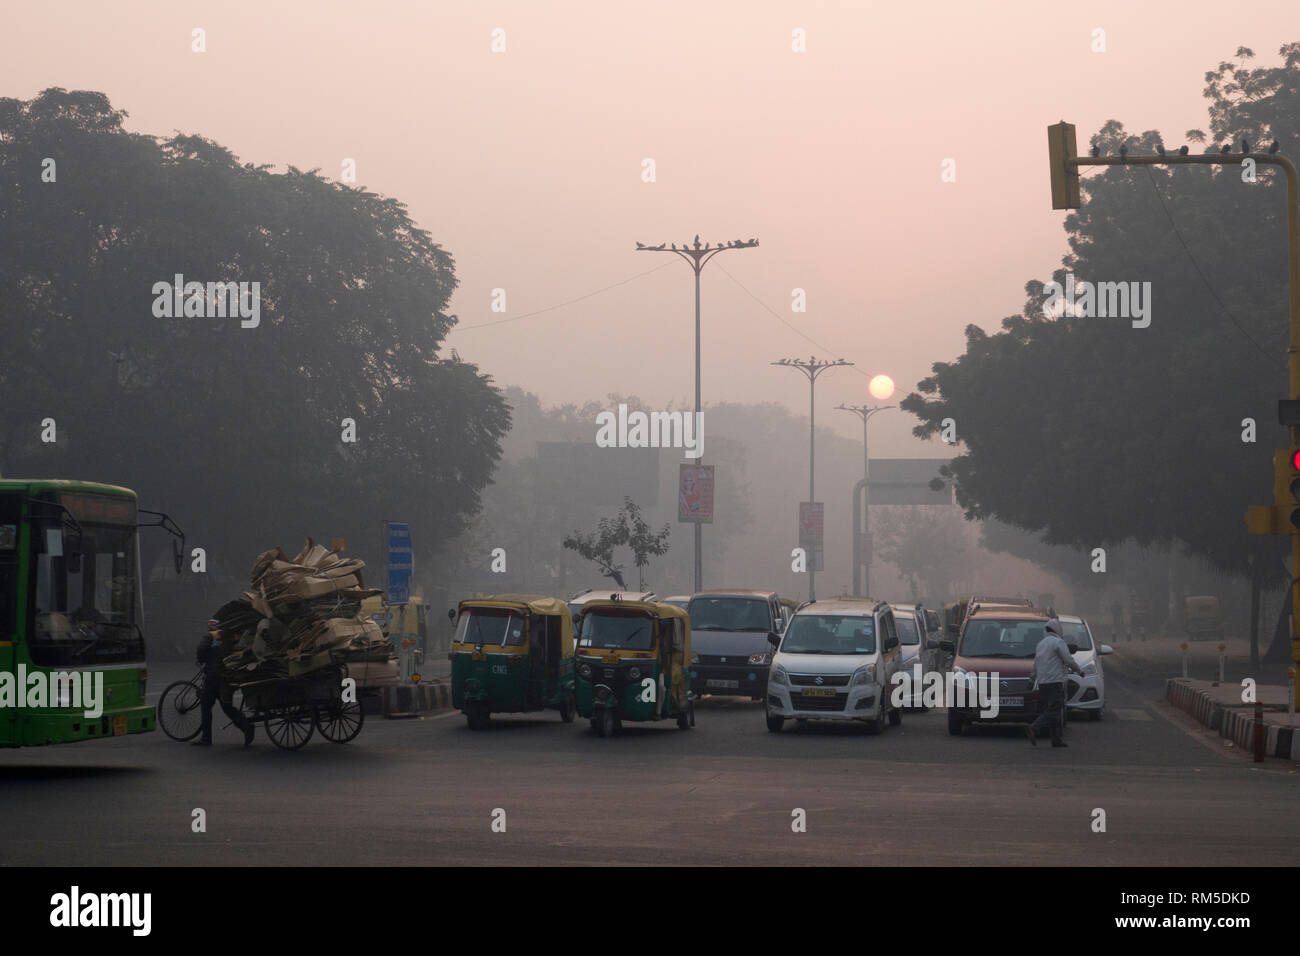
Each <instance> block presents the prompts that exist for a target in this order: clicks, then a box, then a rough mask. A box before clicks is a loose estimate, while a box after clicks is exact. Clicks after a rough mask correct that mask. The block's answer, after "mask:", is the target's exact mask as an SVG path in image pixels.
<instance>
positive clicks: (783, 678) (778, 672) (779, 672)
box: [767, 664, 790, 684]
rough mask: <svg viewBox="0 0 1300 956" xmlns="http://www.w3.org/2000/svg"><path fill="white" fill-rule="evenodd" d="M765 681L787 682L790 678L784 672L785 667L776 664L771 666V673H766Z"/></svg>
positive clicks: (771, 682)
mask: <svg viewBox="0 0 1300 956" xmlns="http://www.w3.org/2000/svg"><path fill="white" fill-rule="evenodd" d="M767 682H768V683H769V684H789V683H790V679H789V675H787V674H786V672H785V668H784V667H782V666H781V665H780V664H777V665H776V666H775V667H773V668H772V673H770V674H768V675H767Z"/></svg>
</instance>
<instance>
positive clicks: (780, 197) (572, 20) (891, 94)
mask: <svg viewBox="0 0 1300 956" xmlns="http://www.w3.org/2000/svg"><path fill="white" fill-rule="evenodd" d="M195 27H201V28H203V29H204V30H205V31H206V39H207V52H205V53H202V54H196V53H193V52H191V49H190V47H191V31H192V30H193V29H194V28H195ZM495 28H500V29H502V30H504V31H505V45H506V50H505V52H503V53H493V52H492V40H493V38H492V31H493V30H494V29H495ZM1095 28H1101V29H1103V30H1104V31H1105V43H1106V51H1105V52H1104V53H1094V52H1092V51H1091V49H1090V47H1091V44H1092V42H1093V30H1094V29H1095ZM796 29H802V30H803V31H805V33H806V47H807V49H806V52H804V53H795V52H793V51H792V34H793V31H795V30H796ZM1297 39H1300V3H1297V2H1296V0H1252V2H1251V3H1247V4H1226V3H1223V2H1221V0H1180V2H1177V3H1174V2H1167V0H1159V2H1157V0H1143V2H1140V3H1134V2H1132V0H1123V2H1102V3H1090V4H1084V3H1073V2H1072V3H1065V2H1051V3H1048V2H1012V0H1000V2H994V3H967V2H937V3H905V4H890V3H882V2H872V3H865V2H842V3H835V2H824V3H822V2H800V3H777V2H767V0H737V2H718V0H697V2H695V3H679V2H666V0H660V2H657V3H621V2H611V0H603V2H599V0H598V2H581V3H580V2H558V0H556V2H548V0H528V2H519V3H489V2H450V0H434V2H419V3H417V2H400V3H399V2H394V3H378V2H364V3H362V2H322V0H311V2H276V0H258V2H226V0H223V2H221V3H188V2H187V3H177V2H174V0H163V2H135V0H123V2H115V3H112V4H106V3H99V2H93V3H92V2H84V3H58V4H49V5H37V4H24V5H22V6H20V7H15V8H13V9H10V10H9V11H8V12H7V14H6V26H5V30H4V32H3V33H0V78H3V83H0V95H5V96H16V97H21V98H24V99H25V98H30V97H31V96H33V95H35V94H36V93H37V92H38V91H40V90H41V89H43V88H45V87H49V86H62V87H65V88H68V89H94V90H100V91H103V92H105V93H106V94H108V96H109V97H110V99H111V100H112V102H113V104H114V105H115V106H116V107H117V108H119V109H125V110H126V111H127V112H128V113H129V114H130V119H129V120H128V126H129V128H131V129H132V130H136V131H140V132H148V133H154V134H168V133H171V132H172V131H175V130H179V131H182V132H186V133H197V134H201V135H203V136H206V137H209V138H212V139H215V140H217V141H218V142H220V143H222V144H223V145H225V146H227V147H228V148H230V149H232V150H233V151H234V152H235V153H236V154H238V155H239V156H240V157H241V159H243V160H244V161H246V162H256V163H270V164H272V165H274V166H276V167H277V168H282V167H283V166H285V165H290V164H291V165H295V166H298V167H299V168H304V169H309V168H315V167H319V168H320V169H321V171H322V172H323V174H325V175H327V176H330V177H333V178H338V177H339V176H340V172H341V164H342V161H343V159H344V158H345V157H351V158H354V159H355V160H356V163H357V178H358V183H359V184H360V185H363V186H365V187H366V188H368V189H371V190H373V191H376V192H379V193H382V194H385V195H390V196H395V197H398V198H400V199H402V200H403V201H405V202H406V203H407V204H408V206H409V207H410V210H411V213H412V216H413V218H414V219H415V220H416V221H417V222H418V223H419V224H420V225H421V226H422V227H424V228H426V229H428V230H429V231H430V232H431V233H432V234H433V236H434V238H435V239H436V240H438V241H439V242H441V243H442V245H443V246H444V247H445V248H446V249H447V250H449V251H450V252H451V253H452V254H453V255H454V256H455V259H456V271H457V275H458V276H459V279H460V288H459V290H458V291H457V293H456V295H455V297H454V298H453V300H452V303H451V311H452V312H454V313H457V314H458V315H459V316H460V319H461V322H462V326H472V325H475V324H478V323H483V322H491V321H494V320H498V319H501V318H509V317H511V316H514V315H522V314H523V313H526V312H532V311H535V310H538V309H545V308H548V307H550V306H553V305H556V304H557V303H560V302H564V301H567V300H570V299H574V298H577V297H580V296H584V295H587V294H589V293H592V292H594V291H595V290H598V289H601V288H603V287H606V286H610V285H612V284H614V283H617V282H620V281H622V280H625V279H628V278H629V277H631V276H634V275H635V274H637V273H639V272H643V271H645V270H648V269H651V268H654V267H656V266H660V265H662V266H664V267H663V268H662V269H660V270H659V271H657V272H655V273H654V274H652V275H646V276H643V277H641V278H638V279H635V280H634V281H631V282H628V283H626V284H624V285H621V286H618V287H617V288H614V289H611V290H610V291H608V292H603V293H601V294H599V295H595V296H592V297H590V298H587V299H585V300H583V301H581V302H578V303H576V304H574V305H570V306H566V307H564V308H560V309H556V310H554V311H551V312H547V313H545V314H542V315H538V316H535V317H533V318H524V319H521V320H519V321H517V322H507V323H504V324H500V325H496V326H493V327H489V328H482V329H472V328H466V327H461V328H458V329H457V330H456V331H455V332H453V333H452V335H451V336H450V338H449V339H448V342H447V344H448V346H449V347H453V348H456V349H457V350H458V351H459V353H460V354H461V356H462V357H463V358H465V359H467V360H469V361H473V362H477V363H479V364H480V365H481V366H482V367H483V369H484V370H485V371H487V372H489V373H490V374H492V375H493V376H495V378H496V380H497V381H498V382H499V383H501V384H517V385H519V386H521V387H523V388H525V389H527V390H529V391H533V392H536V393H537V394H538V395H540V396H541V398H542V400H543V401H544V402H547V403H557V402H564V401H582V400H585V399H591V398H603V396H605V395H606V394H607V393H609V392H613V391H619V392H622V393H625V394H626V393H634V394H637V395H640V396H641V397H642V398H643V399H645V400H646V401H648V402H651V403H655V404H656V405H658V404H662V403H667V402H669V401H674V400H675V401H677V402H679V403H680V402H682V401H689V399H690V397H691V394H692V389H693V347H694V346H693V312H692V308H693V306H692V289H693V286H692V279H691V272H690V269H689V268H688V267H687V266H686V264H685V263H683V262H681V261H679V260H678V259H676V258H675V257H671V256H670V255H668V254H659V253H637V252H635V251H634V245H635V242H636V241H637V240H641V241H644V242H646V243H658V242H677V243H679V244H680V243H682V242H683V241H686V240H689V239H691V238H693V237H694V235H695V234H696V233H697V232H698V233H699V234H700V235H701V238H702V239H704V240H715V241H716V240H729V239H735V238H742V239H748V238H750V237H757V238H758V239H759V241H760V243H761V245H760V247H759V248H757V249H749V250H743V251H737V252H726V253H723V254H722V255H721V256H720V257H719V258H718V259H717V260H716V261H715V262H714V263H713V264H711V265H709V266H708V267H706V269H705V273H704V278H703V303H704V305H703V315H704V336H703V350H704V372H703V375H704V386H703V388H704V400H705V402H706V404H707V403H708V402H711V401H720V400H732V401H762V400H774V401H779V402H782V403H785V404H786V405H788V406H790V407H791V408H793V409H795V410H796V411H797V412H799V413H800V414H806V411H807V400H808V390H807V385H806V382H805V380H804V379H803V378H802V376H796V375H795V374H794V373H792V372H790V371H789V370H786V369H779V368H773V367H770V366H769V365H768V364H767V363H769V362H770V361H772V360H774V359H777V358H781V357H783V356H795V355H797V356H800V357H806V356H808V355H809V354H817V355H818V356H829V357H843V358H845V359H848V360H850V361H854V362H856V363H857V364H858V367H859V368H860V369H861V370H862V371H863V372H865V373H869V374H875V373H878V372H884V373H887V374H889V375H892V376H893V377H894V378H895V380H896V381H897V382H898V383H899V386H900V391H899V394H898V396H896V397H901V395H903V394H906V392H907V391H909V390H911V388H912V387H913V386H914V384H915V382H916V381H917V380H918V379H920V378H921V377H923V376H924V375H926V374H928V372H929V368H930V364H931V363H932V362H934V361H941V360H947V359H951V358H954V357H955V356H957V355H958V354H959V353H960V352H961V350H962V345H963V336H962V330H963V328H964V327H965V326H966V325H967V324H968V323H972V322H973V323H976V324H978V325H981V326H983V327H985V328H987V329H990V330H993V329H996V328H997V325H998V322H999V321H1000V320H1001V318H1002V317H1003V316H1004V315H1006V314H1008V313H1014V312H1018V311H1019V310H1020V309H1021V307H1022V306H1023V299H1024V295H1023V286H1024V283H1025V282H1026V281H1027V280H1029V279H1031V278H1035V277H1037V278H1046V277H1047V276H1048V275H1049V274H1050V272H1051V271H1052V269H1053V268H1054V267H1056V266H1057V265H1058V264H1059V260H1060V256H1061V254H1062V252H1063V251H1064V249H1065V242H1064V234H1063V232H1062V230H1061V222H1062V219H1063V216H1064V213H1062V212H1055V211H1053V210H1052V209H1051V203H1050V197H1049V191H1048V178H1047V160H1046V133H1045V127H1046V126H1047V125H1048V124H1049V123H1053V122H1055V121H1057V120H1059V119H1062V118H1064V119H1066V120H1068V121H1070V122H1072V123H1075V124H1076V125H1077V126H1078V128H1079V140H1080V149H1081V151H1082V150H1083V149H1085V148H1086V146H1087V139H1088V137H1089V136H1090V135H1091V134H1092V133H1093V132H1094V131H1095V130H1096V129H1097V128H1098V127H1099V126H1100V125H1101V124H1102V123H1104V122H1105V121H1106V120H1108V119H1111V118H1116V119H1119V120H1121V121H1122V122H1123V123H1124V124H1125V126H1126V128H1127V129H1129V130H1130V131H1131V132H1140V131H1142V130H1145V129H1159V130H1160V131H1162V132H1163V133H1164V135H1165V139H1166V142H1168V143H1173V144H1178V143H1181V142H1182V141H1183V140H1182V133H1183V131H1185V130H1187V129H1189V128H1192V127H1198V128H1206V127H1207V126H1208V121H1207V118H1206V115H1205V101H1204V99H1203V98H1202V96H1201V91H1202V88H1203V85H1204V74H1205V72H1206V71H1207V70H1210V69H1213V68H1214V67H1215V66H1216V65H1217V64H1218V62H1219V61H1220V60H1223V59H1229V58H1231V57H1232V54H1233V53H1234V52H1235V50H1236V49H1237V47H1238V46H1241V45H1244V46H1248V47H1250V48H1252V49H1253V50H1254V51H1255V54H1256V63H1258V64H1261V65H1263V64H1267V65H1270V66H1271V65H1275V64H1276V63H1277V62H1278V60H1277V56H1276V53H1277V48H1278V47H1279V46H1280V45H1281V44H1282V43H1284V42H1288V41H1293V40H1297ZM646 158H651V159H653V160H654V162H655V167H656V177H657V181H656V182H654V183H646V182H643V181H642V160H643V159H646ZM945 158H952V159H955V160H956V172H957V181H956V182H955V183H944V182H941V179H940V172H941V163H942V161H943V160H944V159H945ZM719 267H721V268H719ZM723 269H725V270H726V272H727V273H730V274H731V275H732V276H734V277H735V278H736V279H737V280H739V282H740V283H742V284H743V286H744V287H745V288H747V289H748V290H749V291H750V292H751V293H753V295H754V296H756V297H757V298H758V299H759V300H761V301H762V302H763V303H765V304H766V305H767V306H768V307H770V308H771V309H772V310H775V311H776V312H778V313H779V314H780V315H781V316H782V317H783V318H784V319H785V320H786V321H787V322H789V323H790V324H791V325H793V326H795V328H797V329H798V330H799V331H801V332H802V333H803V334H804V335H806V336H808V337H809V338H811V339H813V340H815V341H816V342H818V343H821V345H822V346H824V348H823V347H817V346H814V345H812V344H810V343H809V342H808V341H807V340H806V339H804V338H801V337H800V335H799V334H797V333H796V332H795V331H792V330H791V329H789V328H787V327H786V326H784V325H782V324H781V322H780V321H778V320H777V319H776V318H775V317H773V316H772V314H771V313H770V312H768V311H766V310H765V309H764V308H763V307H762V306H761V305H759V304H758V303H757V302H755V301H754V299H753V298H751V297H750V296H749V295H747V294H746V293H745V292H744V291H743V290H742V289H741V288H740V287H739V286H738V285H737V284H736V283H735V282H733V281H732V279H731V278H729V277H728V275H727V274H725V273H724V272H723ZM796 287H798V288H803V289H804V290H806V294H807V303H808V309H807V312H806V313H804V314H797V313H793V312H792V311H791V291H792V290H793V289H795V288H796ZM494 288H503V289H505V290H506V297H507V308H508V311H507V312H506V313H504V315H503V314H496V313H493V312H491V311H490V307H491V302H492V290H493V289H494ZM866 382H867V376H866V375H862V374H857V373H855V372H854V371H853V370H835V371H833V372H831V373H829V374H828V375H826V376H824V377H823V378H822V379H821V381H820V383H819V386H818V402H817V405H818V419H819V423H825V424H831V425H836V426H837V427H838V428H839V429H840V430H841V431H842V432H843V433H845V434H846V435H858V434H860V433H861V426H860V424H859V423H858V421H857V419H855V418H852V417H851V416H849V415H848V414H846V413H844V412H835V411H833V407H834V406H835V405H836V404H838V403H840V402H862V401H865V400H867V393H866ZM912 424H914V420H913V419H912V418H911V416H908V415H904V414H902V413H894V414H884V415H880V416H877V417H875V418H874V419H873V420H872V452H873V454H879V455H902V456H908V455H924V456H928V455H939V454H942V451H943V446H941V445H940V444H939V443H938V442H937V441H936V442H934V443H933V444H931V445H929V446H927V445H925V444H922V443H920V442H918V441H916V440H915V439H913V438H912V437H911V435H910V428H911V426H912Z"/></svg>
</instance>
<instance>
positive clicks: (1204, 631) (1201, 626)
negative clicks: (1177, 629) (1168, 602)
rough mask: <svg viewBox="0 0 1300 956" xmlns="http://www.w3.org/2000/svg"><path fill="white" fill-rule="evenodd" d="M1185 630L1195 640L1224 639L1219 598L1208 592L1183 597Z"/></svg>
mask: <svg viewBox="0 0 1300 956" xmlns="http://www.w3.org/2000/svg"><path fill="white" fill-rule="evenodd" d="M1183 630H1184V632H1185V633H1186V634H1187V637H1188V638H1189V639H1190V640H1193V641H1200V640H1222V639H1223V618H1222V617H1221V616H1220V614H1219V599H1218V598H1216V597H1211V596H1210V595H1208V594H1203V595H1198V596H1196V597H1189V598H1184V599H1183Z"/></svg>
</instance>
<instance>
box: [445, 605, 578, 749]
mask: <svg viewBox="0 0 1300 956" xmlns="http://www.w3.org/2000/svg"><path fill="white" fill-rule="evenodd" d="M448 617H450V618H451V619H452V620H453V622H454V623H455V625H456V634H455V636H454V637H453V638H452V645H451V654H450V655H449V656H450V657H451V702H452V706H453V707H456V708H458V709H459V710H460V711H461V712H462V713H464V714H465V719H466V721H468V723H469V728H470V730H482V729H483V728H484V727H486V726H487V724H488V720H489V718H490V716H491V715H492V714H494V713H505V714H517V713H527V712H529V711H534V710H548V709H552V708H553V709H556V710H558V711H559V712H560V719H562V720H563V721H564V722H565V723H566V724H568V723H572V722H573V716H574V713H575V712H576V708H575V697H574V686H573V666H574V664H573V619H572V618H571V617H570V615H569V608H568V606H567V605H566V604H565V603H564V602H563V601H561V600H559V599H558V598H550V597H542V596H540V595H535V594H498V595H494V596H491V597H484V598H466V599H465V600H464V601H461V602H460V606H459V607H458V608H457V609H455V610H452V611H449V612H448Z"/></svg>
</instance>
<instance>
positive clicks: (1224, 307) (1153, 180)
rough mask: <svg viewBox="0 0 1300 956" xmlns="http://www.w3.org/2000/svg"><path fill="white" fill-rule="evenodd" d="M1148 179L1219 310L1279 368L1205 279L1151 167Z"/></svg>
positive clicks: (1177, 237)
mask: <svg viewBox="0 0 1300 956" xmlns="http://www.w3.org/2000/svg"><path fill="white" fill-rule="evenodd" d="M1147 179H1149V180H1150V181H1151V188H1152V189H1153V190H1154V191H1155V194H1156V199H1158V200H1160V208H1161V209H1162V210H1163V211H1164V214H1165V218H1166V219H1168V220H1169V227H1170V228H1171V229H1173V231H1174V237H1175V238H1176V239H1177V240H1178V243H1179V245H1181V246H1182V247H1183V251H1184V252H1185V253H1187V259H1188V261H1189V262H1191V264H1192V268H1193V269H1195V270H1196V274H1197V275H1198V276H1200V277H1201V282H1202V283H1204V285H1205V290H1206V291H1207V292H1209V293H1210V295H1211V296H1212V297H1213V299H1214V301H1215V302H1217V303H1219V308H1220V309H1222V310H1223V314H1224V315H1226V316H1227V317H1228V321H1230V322H1231V323H1232V324H1233V325H1235V326H1236V327H1237V331H1238V332H1240V333H1241V334H1242V335H1244V336H1245V337H1246V338H1247V339H1249V340H1250V344H1251V345H1253V346H1255V348H1257V349H1259V351H1260V354H1262V355H1263V356H1264V357H1265V358H1267V359H1268V360H1269V363H1268V364H1269V365H1271V366H1273V367H1274V368H1276V367H1277V365H1276V360H1275V359H1274V358H1273V355H1272V353H1270V352H1269V351H1268V350H1267V349H1265V348H1264V346H1262V345H1260V344H1259V343H1258V342H1256V341H1255V337H1254V336H1253V335H1251V334H1250V333H1249V332H1247V331H1246V329H1245V326H1243V325H1242V324H1241V323H1240V322H1238V321H1237V317H1236V316H1234V315H1233V314H1232V311H1231V310H1230V309H1229V308H1228V305H1227V303H1226V302H1224V301H1223V300H1222V299H1221V298H1219V293H1217V292H1215V291H1214V286H1212V285H1210V280H1209V279H1207V278H1206V277H1205V273H1204V272H1203V271H1201V266H1200V264H1199V263H1198V262H1197V261H1196V256H1194V255H1192V250H1191V249H1190V248H1189V247H1188V245H1187V243H1186V241H1184V239H1183V234H1182V233H1181V232H1180V231H1179V230H1178V224H1177V223H1176V222H1174V217H1173V216H1172V215H1171V214H1170V212H1169V207H1168V206H1167V205H1166V204H1165V197H1164V196H1163V195H1161V193H1160V187H1159V186H1157V185H1156V178H1155V176H1153V175H1152V174H1151V167H1150V166H1148V167H1147Z"/></svg>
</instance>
